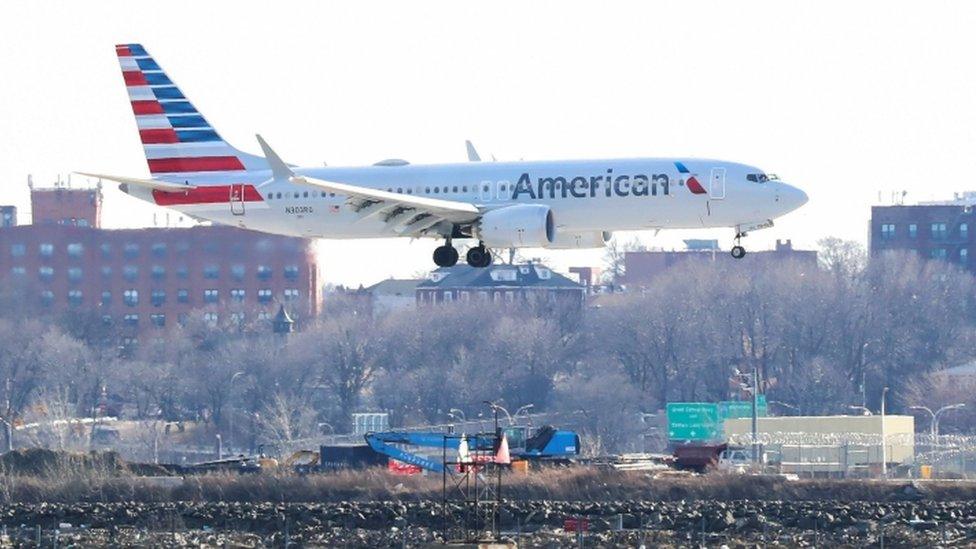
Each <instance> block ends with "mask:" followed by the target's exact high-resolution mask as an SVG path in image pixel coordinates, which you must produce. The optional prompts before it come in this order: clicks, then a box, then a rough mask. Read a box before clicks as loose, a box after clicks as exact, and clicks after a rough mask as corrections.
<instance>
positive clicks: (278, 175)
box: [254, 134, 295, 181]
mask: <svg viewBox="0 0 976 549" xmlns="http://www.w3.org/2000/svg"><path fill="white" fill-rule="evenodd" d="M254 137H256V138H257V139H258V144H259V145H261V150H262V151H264V158H265V159H266V160H267V161H268V165H269V166H270V167H271V175H272V176H273V177H274V178H275V180H283V181H287V180H288V179H290V178H291V177H292V176H293V175H295V172H293V171H291V168H289V167H288V164H285V162H284V161H283V160H282V159H281V157H280V156H278V153H276V152H274V151H273V150H272V149H271V146H270V145H268V142H267V141H265V140H264V138H263V137H261V134H255V136H254Z"/></svg>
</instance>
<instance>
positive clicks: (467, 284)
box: [416, 263, 586, 307]
mask: <svg viewBox="0 0 976 549" xmlns="http://www.w3.org/2000/svg"><path fill="white" fill-rule="evenodd" d="M416 296H417V303H418V304H432V303H445V302H452V301H479V300H480V301H493V302H499V303H501V302H507V303H515V302H520V303H521V302H528V301H536V302H538V301H540V300H541V301H542V302H546V303H552V304H568V305H571V306H580V307H581V306H582V305H583V300H584V299H585V296H586V287H585V286H583V285H582V284H580V283H578V282H575V281H573V280H571V279H569V278H567V277H566V276H563V275H561V274H559V273H556V272H554V271H552V270H551V269H550V268H549V267H546V266H544V265H540V264H537V263H526V264H522V265H491V266H489V267H487V268H484V269H479V268H475V267H469V266H467V265H456V266H454V267H442V268H440V269H437V270H436V271H434V272H432V273H431V275H430V278H428V279H427V280H424V281H423V282H421V283H420V284H418V285H417V290H416Z"/></svg>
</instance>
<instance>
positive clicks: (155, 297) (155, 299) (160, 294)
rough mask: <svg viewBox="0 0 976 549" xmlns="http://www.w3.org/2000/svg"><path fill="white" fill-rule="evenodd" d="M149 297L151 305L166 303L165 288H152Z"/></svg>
mask: <svg viewBox="0 0 976 549" xmlns="http://www.w3.org/2000/svg"><path fill="white" fill-rule="evenodd" d="M150 299H151V300H152V304H153V305H155V306H156V307H159V306H160V305H162V304H163V303H166V290H153V291H152V295H151V296H150Z"/></svg>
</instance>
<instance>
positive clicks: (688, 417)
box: [667, 402, 722, 441]
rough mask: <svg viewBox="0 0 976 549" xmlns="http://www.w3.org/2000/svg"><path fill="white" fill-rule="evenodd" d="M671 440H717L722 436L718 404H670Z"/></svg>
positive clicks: (668, 409)
mask: <svg viewBox="0 0 976 549" xmlns="http://www.w3.org/2000/svg"><path fill="white" fill-rule="evenodd" d="M667 413H668V439H669V440H694V441H707V440H716V439H718V438H720V437H721V436H722V421H721V419H719V415H718V404H715V403H713V402H669V403H668V406H667Z"/></svg>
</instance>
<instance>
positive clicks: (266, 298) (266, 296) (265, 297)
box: [258, 288, 272, 303]
mask: <svg viewBox="0 0 976 549" xmlns="http://www.w3.org/2000/svg"><path fill="white" fill-rule="evenodd" d="M271 297H272V296H271V289H270V288H261V289H260V290H258V302H259V303H271Z"/></svg>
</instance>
